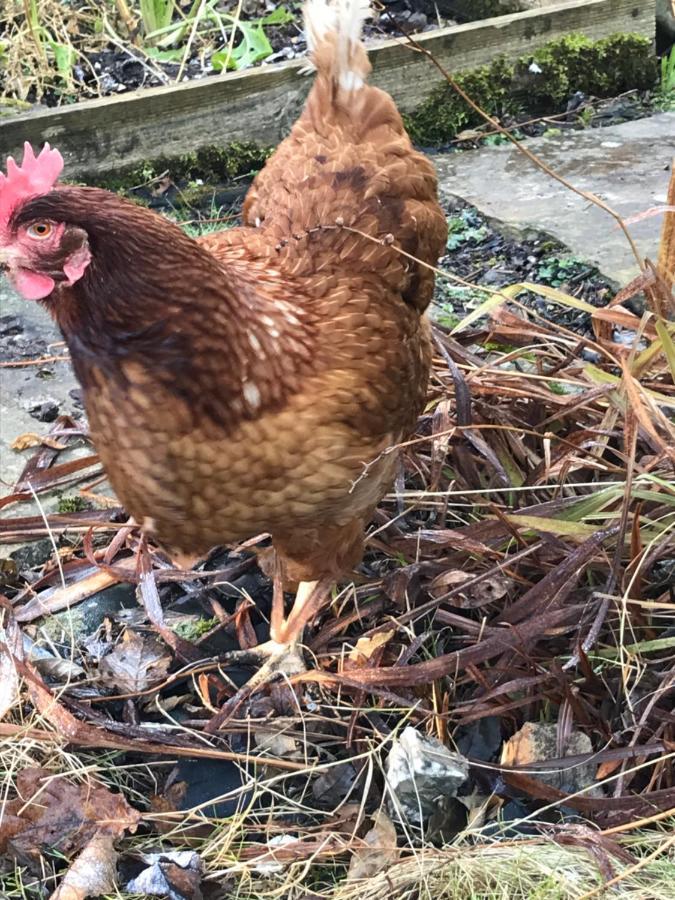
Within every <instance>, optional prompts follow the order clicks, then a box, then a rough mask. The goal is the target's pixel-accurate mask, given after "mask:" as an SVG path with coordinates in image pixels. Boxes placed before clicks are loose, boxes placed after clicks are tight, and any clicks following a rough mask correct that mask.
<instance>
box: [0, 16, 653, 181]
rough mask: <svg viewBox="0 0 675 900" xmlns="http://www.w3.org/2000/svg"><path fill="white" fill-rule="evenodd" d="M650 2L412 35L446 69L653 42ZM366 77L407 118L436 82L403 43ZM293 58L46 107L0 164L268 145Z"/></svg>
mask: <svg viewBox="0 0 675 900" xmlns="http://www.w3.org/2000/svg"><path fill="white" fill-rule="evenodd" d="M655 2H656V0H563V2H560V3H558V4H556V5H554V6H548V7H546V8H545V9H535V10H529V11H527V12H521V13H515V14H513V15H507V16H499V17H497V18H493V19H485V20H483V21H480V22H473V23H470V24H467V25H458V26H455V27H452V28H445V29H442V30H440V31H435V32H430V33H425V34H422V35H418V36H416V40H417V41H418V42H419V43H420V44H422V45H423V46H424V47H426V48H428V49H429V50H430V51H431V52H432V53H433V55H434V56H435V57H436V59H437V60H438V61H439V62H440V63H441V64H442V65H443V66H444V67H446V68H447V69H448V70H449V71H451V72H458V71H463V70H467V69H472V68H475V67H476V66H480V65H484V64H485V63H488V62H490V60H491V59H493V58H494V57H495V56H496V55H498V54H500V53H503V54H506V55H507V56H509V57H511V58H515V57H517V56H521V55H523V54H525V53H527V52H528V51H531V50H534V49H536V48H537V47H540V46H541V45H542V44H544V43H546V42H547V41H550V40H553V39H554V38H557V37H560V36H562V35H564V34H567V33H569V32H572V31H576V32H581V33H583V34H585V35H587V36H588V37H589V38H591V39H598V38H602V37H606V36H608V35H610V34H615V33H617V32H633V33H639V34H643V35H647V36H649V37H652V38H653V37H654V29H655ZM370 57H371V60H372V63H373V76H372V80H373V82H374V83H375V84H377V85H378V86H379V87H382V88H384V89H385V90H387V91H389V93H390V94H391V95H392V96H393V97H394V99H395V100H396V103H397V104H398V106H399V108H400V109H402V110H404V111H406V112H409V111H412V110H414V109H415V108H416V107H417V106H418V105H419V104H420V103H421V102H422V101H424V100H425V99H426V97H427V96H428V95H429V93H430V91H431V90H432V89H433V88H434V87H435V86H436V85H437V84H438V83H439V82H440V80H441V76H440V74H439V73H438V71H437V70H436V68H435V67H434V66H433V64H432V63H431V62H430V61H429V60H428V59H427V58H426V57H425V56H424V54H421V53H416V52H414V51H413V50H412V49H411V48H410V46H408V45H406V43H405V41H404V40H403V39H402V40H401V41H387V42H384V43H381V44H379V45H376V46H373V47H372V49H371V51H370ZM303 62H304V61H303V60H293V61H292V62H288V63H279V64H276V65H270V66H262V67H260V68H257V69H252V70H248V71H245V72H240V73H232V74H227V75H220V76H213V77H210V78H206V79H204V80H202V81H192V82H188V83H184V84H180V85H177V86H167V87H160V88H148V89H145V90H138V91H134V92H130V93H128V94H124V95H122V96H118V97H112V98H105V99H103V100H89V101H83V102H82V103H79V104H76V105H73V106H67V107H61V108H59V109H55V110H42V111H39V112H34V111H33V112H32V111H28V112H26V113H22V114H19V115H17V116H15V117H12V118H10V119H0V158H2V159H4V158H5V157H6V156H7V155H9V154H13V155H16V154H18V153H20V150H21V146H22V144H23V142H24V141H25V140H28V141H30V142H31V143H33V144H34V145H39V144H41V143H42V142H44V141H50V142H51V143H52V144H53V145H55V146H57V147H58V148H59V149H60V150H61V152H62V153H63V154H64V157H65V159H66V164H67V172H68V175H69V176H70V177H78V176H79V177H86V176H100V175H103V174H106V173H109V172H112V171H115V170H116V169H119V168H122V167H126V166H131V165H137V164H139V163H142V162H144V161H145V160H148V159H153V158H156V157H158V156H170V157H171V156H180V155H182V154H184V153H188V152H190V151H193V150H196V149H199V148H201V147H206V146H210V145H220V146H226V145H227V144H230V143H232V142H245V141H255V142H257V143H260V144H262V145H265V146H271V145H274V144H276V143H278V141H279V140H280V139H281V138H282V137H283V136H284V135H285V134H286V133H287V132H288V130H289V128H290V126H291V125H292V123H293V121H294V120H295V119H296V117H297V115H298V113H299V112H300V109H301V107H302V104H303V102H304V100H305V97H306V95H307V92H308V90H309V88H310V86H311V78H308V77H305V76H303V75H301V74H300V69H301V68H302V66H303Z"/></svg>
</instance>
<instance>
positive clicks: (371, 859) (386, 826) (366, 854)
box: [347, 809, 400, 881]
mask: <svg viewBox="0 0 675 900" xmlns="http://www.w3.org/2000/svg"><path fill="white" fill-rule="evenodd" d="M363 844H364V846H362V847H360V848H359V849H358V850H357V851H356V852H355V853H354V855H353V856H352V858H351V862H350V863H349V872H348V873H347V881H357V880H358V879H360V878H370V877H372V876H373V875H377V873H378V872H381V871H382V870H383V869H386V868H387V867H388V866H390V865H391V864H392V863H394V862H396V860H397V859H398V857H399V852H400V851H399V849H398V847H397V846H396V829H395V828H394V825H393V823H392V821H391V819H390V818H389V816H388V815H387V814H386V812H385V811H384V810H383V809H381V810H379V811H378V812H377V813H376V814H375V815H374V816H373V827H372V828H371V829H370V831H369V832H367V834H366V836H365V837H364V839H363Z"/></svg>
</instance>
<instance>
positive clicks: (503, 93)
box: [406, 34, 657, 146]
mask: <svg viewBox="0 0 675 900" xmlns="http://www.w3.org/2000/svg"><path fill="white" fill-rule="evenodd" d="M455 80H456V82H457V84H458V85H459V86H460V87H461V88H462V89H463V90H464V91H466V93H467V94H468V95H469V97H471V98H472V99H473V100H474V101H475V102H476V103H477V104H478V105H479V106H480V107H482V109H484V110H485V111H486V112H488V113H490V114H491V115H497V116H503V115H504V114H512V113H514V112H516V111H517V110H518V109H527V110H528V111H530V112H533V113H537V112H541V111H546V112H551V111H553V110H558V109H560V108H564V105H565V102H566V101H567V99H568V98H569V96H570V95H571V94H572V93H573V92H574V91H583V92H584V93H585V94H588V95H592V96H596V97H609V96H613V95H615V94H620V93H622V92H623V91H627V90H631V89H638V90H647V89H649V88H651V87H653V86H654V85H655V83H656V80H657V64H656V59H655V57H654V54H653V49H652V43H651V41H650V40H649V38H646V37H644V36H642V35H639V34H615V35H610V36H609V37H607V38H603V39H602V40H599V41H591V40H590V39H589V38H587V37H585V36H584V35H581V34H570V35H566V36H565V37H563V38H559V39H557V40H555V41H550V42H549V43H547V44H545V45H544V46H543V47H541V48H539V49H538V50H535V51H534V52H533V53H531V54H528V55H527V56H522V57H520V58H519V59H518V60H516V62H515V63H512V62H510V61H509V60H507V59H506V57H503V56H502V57H498V58H497V59H495V60H494V61H493V62H492V63H491V64H490V65H487V66H481V67H480V68H478V69H474V70H472V71H470V72H462V73H460V74H458V75H457V76H455ZM483 121H484V120H483V119H482V117H481V116H480V115H479V114H478V113H477V112H475V110H473V109H472V108H471V107H470V106H469V105H468V104H467V103H466V102H465V101H464V100H463V99H462V98H461V97H460V96H459V94H457V93H456V92H455V91H454V90H453V89H452V88H451V87H450V85H440V86H439V87H438V88H436V89H435V90H434V91H433V92H432V94H431V95H430V96H429V98H428V99H427V100H426V101H425V102H424V103H422V104H421V106H419V107H418V108H417V109H416V110H415V112H414V113H413V114H412V115H410V116H407V117H406V126H407V127H408V130H409V132H410V134H411V136H412V138H413V140H415V141H416V142H417V143H419V144H422V145H423V146H439V145H442V144H445V143H447V142H448V141H450V140H452V138H453V137H455V135H456V134H458V133H459V132H460V131H462V130H463V129H465V128H471V127H473V126H475V125H479V124H482V122H483Z"/></svg>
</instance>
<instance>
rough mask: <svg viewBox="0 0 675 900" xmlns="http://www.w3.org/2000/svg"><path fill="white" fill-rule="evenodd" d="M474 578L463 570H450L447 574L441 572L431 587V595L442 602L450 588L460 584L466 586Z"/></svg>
mask: <svg viewBox="0 0 675 900" xmlns="http://www.w3.org/2000/svg"><path fill="white" fill-rule="evenodd" d="M472 577H473V576H472V575H471V574H470V573H468V572H463V571H462V570H461V569H448V570H447V572H441V574H440V575H437V576H436V578H434V580H433V581H432V582H431V584H430V585H429V593H430V594H431V596H432V597H433V598H434V600H440V599H441V598H442V597H444V596H445V595H446V594H447V593H448V588H453V587H457V585H458V584H464V582H465V581H468V580H469V579H470V578H472Z"/></svg>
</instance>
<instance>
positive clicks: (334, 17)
mask: <svg viewBox="0 0 675 900" xmlns="http://www.w3.org/2000/svg"><path fill="white" fill-rule="evenodd" d="M370 14H371V13H370V2H369V0H307V2H306V3H305V8H304V16H305V33H306V36H307V46H308V48H309V59H310V63H311V66H310V69H315V70H316V71H317V73H318V74H319V76H323V77H325V78H327V79H328V80H329V81H331V82H332V84H333V85H334V88H335V89H336V90H337V92H339V93H349V94H351V93H352V92H353V91H358V90H359V89H360V88H362V87H363V85H364V84H365V81H366V78H367V77H368V74H369V72H370V68H371V67H370V63H369V62H368V54H367V53H366V49H365V47H364V46H363V42H362V40H361V33H362V31H363V23H364V22H365V20H366V19H367V18H368V16H369V15H370Z"/></svg>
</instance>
